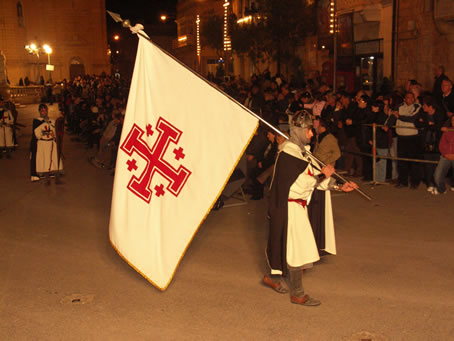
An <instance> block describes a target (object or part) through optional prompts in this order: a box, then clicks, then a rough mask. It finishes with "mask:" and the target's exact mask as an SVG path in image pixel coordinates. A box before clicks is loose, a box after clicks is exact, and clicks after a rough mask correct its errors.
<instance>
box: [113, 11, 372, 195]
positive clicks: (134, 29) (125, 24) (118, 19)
mask: <svg viewBox="0 0 454 341" xmlns="http://www.w3.org/2000/svg"><path fill="white" fill-rule="evenodd" d="M107 13H109V15H110V16H111V17H112V19H113V20H115V22H121V24H122V26H123V27H125V28H129V29H130V30H131V31H132V32H133V33H135V34H138V35H140V36H141V37H143V38H145V39H146V40H148V41H149V42H150V43H151V44H153V45H154V46H155V47H157V48H158V49H159V50H160V51H161V52H163V53H165V54H166V55H167V56H168V57H170V58H172V59H173V60H174V61H175V62H177V63H178V64H180V65H181V66H183V67H184V68H185V69H186V70H188V71H190V72H192V73H193V74H194V75H195V76H197V77H198V78H199V79H201V80H202V81H204V82H205V83H206V84H208V85H209V86H211V87H212V88H214V89H216V90H217V91H219V92H220V93H222V94H223V95H224V96H226V97H228V98H229V99H230V100H231V101H232V102H234V103H236V104H237V105H239V106H240V107H241V108H243V109H244V110H245V111H247V112H248V113H249V114H250V115H252V116H254V117H255V118H256V119H258V120H259V121H260V122H262V123H263V124H265V125H266V126H268V127H269V128H270V129H272V130H273V131H274V132H276V133H277V134H279V135H281V136H283V137H284V138H285V139H287V140H288V136H287V135H285V134H284V133H283V132H282V131H280V130H279V129H277V128H276V127H274V126H273V125H272V124H270V123H268V122H267V121H265V120H264V119H263V118H262V117H260V116H258V115H257V114H256V113H254V112H253V111H252V110H250V109H249V108H248V107H246V106H244V105H243V104H241V103H240V102H238V101H237V100H236V99H235V98H233V97H232V96H230V95H229V94H227V93H226V92H224V91H222V90H221V89H219V88H218V87H216V86H214V85H213V84H212V83H211V82H209V81H208V80H207V79H206V78H205V77H203V76H202V75H201V74H199V73H198V72H196V71H195V70H193V69H191V68H190V67H188V66H187V65H186V64H185V63H183V62H182V61H180V60H179V59H177V58H175V57H174V56H172V55H171V54H170V53H169V52H167V51H166V50H164V49H163V48H161V47H160V46H158V45H156V44H155V43H153V41H152V40H151V38H150V37H149V36H147V35H146V34H144V33H142V32H141V30H142V29H143V26H142V25H140V24H139V27H136V26H138V25H136V26H134V27H133V26H132V25H131V22H130V20H129V19H125V20H123V19H122V18H121V16H120V15H119V14H118V13H114V12H111V11H107ZM306 153H308V155H309V156H310V157H312V158H313V159H314V160H316V161H317V162H318V163H320V165H321V166H322V167H323V166H325V163H323V162H322V161H321V160H319V159H318V158H316V157H315V156H314V155H313V154H312V153H310V152H307V151H306ZM334 175H335V176H336V177H337V178H338V179H339V180H341V181H343V182H344V183H346V182H348V180H347V179H345V178H344V177H343V176H341V175H339V174H337V173H336V172H334ZM355 190H356V191H357V192H358V193H360V194H361V195H362V196H363V197H365V198H366V199H368V200H372V198H371V197H370V196H369V195H367V194H366V193H364V192H363V191H362V190H360V189H359V188H355Z"/></svg>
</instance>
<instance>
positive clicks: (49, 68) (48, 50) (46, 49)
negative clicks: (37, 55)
mask: <svg viewBox="0 0 454 341" xmlns="http://www.w3.org/2000/svg"><path fill="white" fill-rule="evenodd" d="M43 50H44V52H46V54H47V65H46V70H47V71H49V83H52V71H53V70H54V66H53V65H51V64H50V54H51V53H52V47H50V46H49V45H47V44H44V45H43Z"/></svg>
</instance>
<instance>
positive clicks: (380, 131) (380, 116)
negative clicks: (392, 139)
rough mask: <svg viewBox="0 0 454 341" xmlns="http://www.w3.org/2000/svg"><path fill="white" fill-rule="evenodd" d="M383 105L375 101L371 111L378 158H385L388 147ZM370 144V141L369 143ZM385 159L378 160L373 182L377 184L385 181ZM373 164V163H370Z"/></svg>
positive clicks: (386, 117) (385, 116) (387, 129)
mask: <svg viewBox="0 0 454 341" xmlns="http://www.w3.org/2000/svg"><path fill="white" fill-rule="evenodd" d="M384 107H385V104H384V103H383V102H382V101H375V102H373V103H372V106H371V110H372V112H374V113H375V120H374V123H375V124H377V127H376V130H375V131H376V134H375V137H376V146H375V147H376V151H377V155H378V156H387V155H388V147H389V135H388V131H389V128H388V126H387V125H386V121H387V120H388V117H389V116H388V115H386V114H385V111H384ZM370 142H371V141H370ZM386 161H387V160H386V159H382V158H378V159H377V163H376V164H375V167H376V170H377V171H376V174H375V181H376V182H378V183H383V182H385V181H386V163H387V162H386ZM372 162H373V161H372Z"/></svg>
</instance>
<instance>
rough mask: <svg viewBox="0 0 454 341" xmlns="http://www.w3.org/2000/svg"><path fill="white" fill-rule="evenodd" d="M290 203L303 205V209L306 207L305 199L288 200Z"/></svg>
mask: <svg viewBox="0 0 454 341" xmlns="http://www.w3.org/2000/svg"><path fill="white" fill-rule="evenodd" d="M288 202H296V203H297V204H298V205H301V206H303V207H306V204H307V202H306V200H303V199H288Z"/></svg>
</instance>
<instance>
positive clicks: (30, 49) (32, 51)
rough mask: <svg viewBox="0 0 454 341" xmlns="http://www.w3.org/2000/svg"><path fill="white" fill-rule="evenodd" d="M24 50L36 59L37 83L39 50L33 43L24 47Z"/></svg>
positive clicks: (37, 77) (37, 76)
mask: <svg viewBox="0 0 454 341" xmlns="http://www.w3.org/2000/svg"><path fill="white" fill-rule="evenodd" d="M25 49H26V50H27V52H28V53H30V54H34V55H35V56H36V58H37V60H36V72H37V75H36V79H37V80H38V82H39V48H38V46H37V45H36V44H35V43H31V44H30V45H25Z"/></svg>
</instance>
